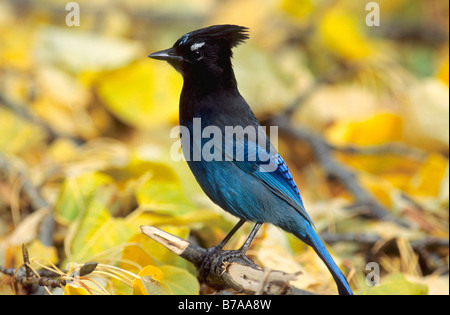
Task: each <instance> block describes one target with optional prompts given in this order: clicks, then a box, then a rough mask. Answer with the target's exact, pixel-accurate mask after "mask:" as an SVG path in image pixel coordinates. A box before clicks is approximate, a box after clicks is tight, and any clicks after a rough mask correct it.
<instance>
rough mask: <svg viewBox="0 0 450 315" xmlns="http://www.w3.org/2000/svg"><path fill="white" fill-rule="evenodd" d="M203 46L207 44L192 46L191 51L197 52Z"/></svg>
mask: <svg viewBox="0 0 450 315" xmlns="http://www.w3.org/2000/svg"><path fill="white" fill-rule="evenodd" d="M203 45H205V42H201V43H196V44H194V45H192V46H191V51H194V50H197V49H199V48H201V47H203Z"/></svg>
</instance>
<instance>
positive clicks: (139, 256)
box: [120, 233, 155, 272]
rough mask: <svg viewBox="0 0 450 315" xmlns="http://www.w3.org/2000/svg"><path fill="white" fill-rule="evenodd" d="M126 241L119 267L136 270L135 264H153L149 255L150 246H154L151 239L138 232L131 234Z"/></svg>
mask: <svg viewBox="0 0 450 315" xmlns="http://www.w3.org/2000/svg"><path fill="white" fill-rule="evenodd" d="M127 243H128V244H129V245H127V246H126V247H125V248H124V249H123V251H122V259H121V264H120V267H121V268H123V269H126V270H128V271H131V272H138V268H137V266H136V264H137V265H139V266H140V267H144V266H148V265H154V264H155V261H154V260H153V258H152V255H151V251H152V248H154V246H155V242H154V241H153V240H151V239H149V238H148V237H147V236H145V235H143V234H141V233H139V234H135V235H133V236H132V237H131V238H130V239H129V240H128V242H127Z"/></svg>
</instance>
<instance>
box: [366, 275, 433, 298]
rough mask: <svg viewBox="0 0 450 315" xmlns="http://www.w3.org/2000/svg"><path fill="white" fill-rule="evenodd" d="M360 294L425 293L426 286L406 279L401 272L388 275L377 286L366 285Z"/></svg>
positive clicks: (426, 292) (426, 291)
mask: <svg viewBox="0 0 450 315" xmlns="http://www.w3.org/2000/svg"><path fill="white" fill-rule="evenodd" d="M359 294H361V295H426V294H428V287H427V286H426V285H423V284H419V283H413V282H410V281H408V280H406V278H405V276H404V275H403V274H401V273H399V274H395V275H392V276H389V277H388V278H386V279H384V280H382V281H381V284H380V285H379V286H373V287H368V288H367V289H365V290H363V291H362V292H359Z"/></svg>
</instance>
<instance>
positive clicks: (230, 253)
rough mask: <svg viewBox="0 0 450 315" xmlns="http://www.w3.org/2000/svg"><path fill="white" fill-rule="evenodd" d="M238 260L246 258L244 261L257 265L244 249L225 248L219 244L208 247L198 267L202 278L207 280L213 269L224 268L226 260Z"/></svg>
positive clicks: (219, 272)
mask: <svg viewBox="0 0 450 315" xmlns="http://www.w3.org/2000/svg"><path fill="white" fill-rule="evenodd" d="M236 260H241V261H242V260H244V262H245V263H247V264H248V265H255V263H254V262H253V261H252V260H251V259H250V258H248V257H247V256H246V255H245V251H244V250H242V249H238V250H223V249H221V248H220V247H217V246H213V247H210V248H208V249H206V251H205V253H204V254H203V256H202V260H201V263H200V265H199V267H198V271H199V278H200V280H203V281H204V280H206V278H207V277H208V275H209V274H210V272H211V271H212V269H214V268H223V265H224V263H225V262H232V261H236ZM221 272H222V270H220V271H218V272H215V273H216V274H221Z"/></svg>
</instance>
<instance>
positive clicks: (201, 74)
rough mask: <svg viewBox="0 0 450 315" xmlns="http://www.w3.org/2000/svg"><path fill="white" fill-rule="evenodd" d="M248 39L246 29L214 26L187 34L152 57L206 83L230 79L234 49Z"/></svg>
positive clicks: (151, 55)
mask: <svg viewBox="0 0 450 315" xmlns="http://www.w3.org/2000/svg"><path fill="white" fill-rule="evenodd" d="M248 38H249V36H248V28H246V27H242V26H237V25H213V26H210V27H206V28H202V29H199V30H196V31H193V32H190V33H187V34H185V35H183V36H181V37H180V38H179V39H178V40H177V41H176V42H175V44H174V45H173V46H172V47H171V48H169V49H166V50H162V51H158V52H155V53H153V54H150V55H149V57H150V58H153V59H158V60H165V61H167V62H168V63H169V64H171V65H172V66H173V67H174V68H175V69H176V70H177V71H178V72H180V73H181V74H182V75H183V77H184V78H185V79H186V77H189V79H197V80H202V81H204V80H210V79H212V78H220V77H224V76H225V77H226V76H228V75H232V72H233V71H232V67H231V57H232V55H233V53H232V48H234V47H236V46H237V45H239V44H240V43H243V42H244V41H245V40H246V39H248ZM227 79H228V78H227ZM233 79H234V75H233Z"/></svg>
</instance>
